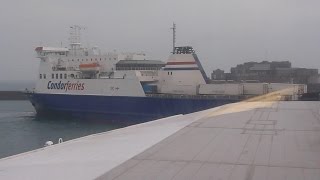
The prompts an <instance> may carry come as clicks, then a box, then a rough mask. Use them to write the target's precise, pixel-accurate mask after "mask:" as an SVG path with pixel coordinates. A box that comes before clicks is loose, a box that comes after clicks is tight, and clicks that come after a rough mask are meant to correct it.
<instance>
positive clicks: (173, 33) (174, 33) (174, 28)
mask: <svg viewBox="0 0 320 180" xmlns="http://www.w3.org/2000/svg"><path fill="white" fill-rule="evenodd" d="M170 29H172V54H175V52H174V49H175V47H176V24H175V23H173V26H172V28H170Z"/></svg>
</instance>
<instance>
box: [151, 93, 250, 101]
mask: <svg viewBox="0 0 320 180" xmlns="http://www.w3.org/2000/svg"><path fill="white" fill-rule="evenodd" d="M146 96H147V97H157V98H176V99H234V100H244V99H248V98H250V97H251V96H246V95H188V94H146Z"/></svg>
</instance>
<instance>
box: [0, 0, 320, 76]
mask: <svg viewBox="0 0 320 180" xmlns="http://www.w3.org/2000/svg"><path fill="white" fill-rule="evenodd" d="M0 4H1V5H0V62H1V66H0V81H21V80H35V79H36V77H37V71H38V64H39V60H38V59H36V58H35V52H34V49H35V47H36V46H39V45H49V46H61V42H62V44H63V46H64V47H65V46H67V45H68V33H69V31H68V30H69V27H70V25H73V24H78V25H82V26H85V27H87V31H86V33H85V34H84V39H85V44H90V45H97V46H99V47H100V48H101V49H102V50H104V51H113V50H114V49H117V50H118V51H144V52H146V53H147V54H148V55H149V57H150V58H152V59H161V60H164V61H165V60H166V59H167V57H168V55H169V52H170V51H171V44H172V43H171V41H172V35H171V30H170V27H171V26H172V22H175V23H176V24H177V45H191V46H193V47H194V48H195V49H196V51H197V53H198V57H199V58H200V60H201V62H202V64H203V66H204V67H205V70H206V72H207V75H209V73H210V72H211V71H212V70H213V69H216V68H222V69H224V70H226V71H229V70H230V67H232V66H235V65H236V64H239V63H243V62H245V61H262V60H270V61H272V60H273V61H281V60H289V61H291V62H292V63H293V66H296V67H307V68H319V67H320V63H319V57H320V50H319V49H320V11H319V7H320V1H317V0H260V1H259V0H241V1H239V0H228V1H225V0H201V1H199V0H175V1H172V0H162V1H150V0H135V1H132V0H117V1H109V0H94V1H88V0H77V1H71V0H55V1H47V0H28V1H24V0H10V1H9V0H1V1H0Z"/></svg>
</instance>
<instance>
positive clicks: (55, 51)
mask: <svg viewBox="0 0 320 180" xmlns="http://www.w3.org/2000/svg"><path fill="white" fill-rule="evenodd" d="M35 51H36V53H37V56H38V57H39V58H42V57H45V56H48V55H60V56H67V54H68V52H69V49H68V48H57V47H43V46H42V47H37V48H36V49H35Z"/></svg>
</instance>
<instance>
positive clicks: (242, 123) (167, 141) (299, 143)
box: [0, 102, 320, 180]
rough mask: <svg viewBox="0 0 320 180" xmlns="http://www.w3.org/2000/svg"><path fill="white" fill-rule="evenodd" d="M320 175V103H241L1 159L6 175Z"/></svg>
mask: <svg viewBox="0 0 320 180" xmlns="http://www.w3.org/2000/svg"><path fill="white" fill-rule="evenodd" d="M95 178H98V179H259V180H260V179H261V180H267V179H269V180H276V179H290V180H292V179H299V180H300V179H306V180H307V179H317V180H318V179H320V103H319V102H241V103H235V104H230V105H226V106H222V107H220V108H215V109H211V110H207V111H203V112H198V113H194V114H189V115H179V116H175V117H171V118H166V119H162V120H158V121H153V122H149V123H145V124H140V125H135V126H131V127H127V128H123V129H118V130H114V131H110V132H106V133H101V134H97V135H92V136H88V137H84V138H79V139H76V140H73V141H68V142H64V143H62V144H58V145H54V146H51V147H47V148H43V149H39V150H36V151H31V152H28V153H24V154H20V155H16V156H12V157H9V158H4V159H1V160H0V179H95Z"/></svg>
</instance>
